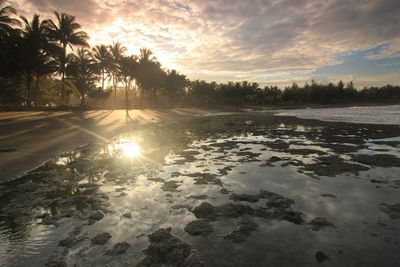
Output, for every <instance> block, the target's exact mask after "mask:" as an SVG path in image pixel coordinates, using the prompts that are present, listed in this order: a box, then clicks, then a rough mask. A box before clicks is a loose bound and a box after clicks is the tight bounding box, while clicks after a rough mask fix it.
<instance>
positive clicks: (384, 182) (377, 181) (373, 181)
mask: <svg viewBox="0 0 400 267" xmlns="http://www.w3.org/2000/svg"><path fill="white" fill-rule="evenodd" d="M369 181H370V182H371V183H373V184H386V183H387V181H386V180H378V179H371V180H369Z"/></svg>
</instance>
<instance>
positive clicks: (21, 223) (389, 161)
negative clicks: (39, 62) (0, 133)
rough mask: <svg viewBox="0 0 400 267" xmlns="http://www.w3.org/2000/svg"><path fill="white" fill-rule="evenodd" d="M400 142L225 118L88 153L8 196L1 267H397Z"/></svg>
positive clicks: (72, 155)
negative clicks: (106, 266)
mask: <svg viewBox="0 0 400 267" xmlns="http://www.w3.org/2000/svg"><path fill="white" fill-rule="evenodd" d="M399 136H400V131H399V129H398V128H397V127H394V126H393V127H392V126H377V125H371V126H363V128H360V127H359V126H355V125H352V124H344V123H324V122H315V121H305V120H299V119H295V118H285V117H280V118H276V117H273V116H268V115H267V116H263V115H252V116H250V115H226V116H219V117H205V118H197V119H192V120H188V121H181V122H174V123H170V124H163V125H150V126H148V127H146V129H143V130H141V131H134V132H129V133H125V134H122V135H120V136H116V137H115V138H112V139H110V140H109V141H107V142H104V143H96V144H88V145H85V146H83V147H79V148H77V149H75V150H73V151H68V152H65V153H63V154H62V155H60V156H59V157H57V158H55V159H52V160H50V161H49V162H47V163H46V164H44V165H43V166H41V167H39V168H38V169H36V170H34V171H32V172H31V173H30V174H28V175H26V176H24V177H22V178H21V179H19V180H17V181H12V182H9V183H6V184H3V185H1V187H0V201H1V203H2V205H1V207H0V242H1V246H0V265H1V266H33V265H34V266H41V265H45V264H47V265H49V266H63V265H62V264H66V265H67V266H74V264H76V265H77V266H82V265H84V266H99V265H109V266H132V265H138V266H150V265H162V264H166V265H168V264H169V265H171V266H183V265H186V266H202V265H205V266H314V265H315V266H316V265H319V264H321V263H320V262H322V261H323V262H324V264H325V265H328V266H349V265H350V266H351V265H357V266H377V265H378V266H396V264H397V263H398V261H399V260H400V256H399V254H398V251H399V249H400V234H399V233H400V232H399V228H400V219H399V218H400V217H399V216H398V214H399V208H398V207H399V203H400V195H399V190H400V189H399V187H400V180H399V178H398V176H399V173H400V159H399V158H398V156H400V154H399V153H400V148H398V147H397V146H396V145H393V142H397V141H398V138H399ZM366 255H367V256H366Z"/></svg>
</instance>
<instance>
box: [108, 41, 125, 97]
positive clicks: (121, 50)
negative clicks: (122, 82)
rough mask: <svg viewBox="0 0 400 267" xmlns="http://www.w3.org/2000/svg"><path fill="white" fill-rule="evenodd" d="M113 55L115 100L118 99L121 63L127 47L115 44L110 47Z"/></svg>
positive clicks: (112, 74)
mask: <svg viewBox="0 0 400 267" xmlns="http://www.w3.org/2000/svg"><path fill="white" fill-rule="evenodd" d="M109 50H110V54H111V78H112V83H113V87H114V100H116V98H117V85H118V80H119V76H120V66H119V65H120V61H121V59H122V58H123V57H124V54H125V52H126V51H127V49H126V47H124V46H122V44H121V43H120V42H116V43H113V44H112V45H110V46H109Z"/></svg>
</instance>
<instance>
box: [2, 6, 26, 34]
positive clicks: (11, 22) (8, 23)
mask: <svg viewBox="0 0 400 267" xmlns="http://www.w3.org/2000/svg"><path fill="white" fill-rule="evenodd" d="M16 13H17V12H16V11H15V9H14V8H13V7H11V6H5V7H3V8H2V9H0V33H2V34H3V33H7V32H10V31H12V30H13V27H12V26H19V25H21V22H20V21H19V20H18V19H15V18H12V17H11V15H15V14H16Z"/></svg>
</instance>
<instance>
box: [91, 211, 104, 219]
mask: <svg viewBox="0 0 400 267" xmlns="http://www.w3.org/2000/svg"><path fill="white" fill-rule="evenodd" d="M103 218H104V214H103V213H102V212H101V211H95V212H93V213H92V214H91V215H90V216H89V220H92V221H100V220H101V219H103Z"/></svg>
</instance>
